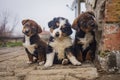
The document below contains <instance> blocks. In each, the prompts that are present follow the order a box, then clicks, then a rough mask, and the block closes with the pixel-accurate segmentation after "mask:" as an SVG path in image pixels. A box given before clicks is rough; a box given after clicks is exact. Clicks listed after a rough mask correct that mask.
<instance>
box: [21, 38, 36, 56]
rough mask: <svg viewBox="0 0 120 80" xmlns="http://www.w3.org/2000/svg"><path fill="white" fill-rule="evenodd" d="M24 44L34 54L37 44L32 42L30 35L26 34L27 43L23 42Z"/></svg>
mask: <svg viewBox="0 0 120 80" xmlns="http://www.w3.org/2000/svg"><path fill="white" fill-rule="evenodd" d="M23 46H24V47H25V48H27V49H28V51H29V52H30V53H31V54H33V53H34V51H35V46H36V44H32V45H31V44H30V37H28V36H25V43H23Z"/></svg>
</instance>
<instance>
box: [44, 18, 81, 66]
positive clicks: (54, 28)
mask: <svg viewBox="0 0 120 80" xmlns="http://www.w3.org/2000/svg"><path fill="white" fill-rule="evenodd" d="M48 26H49V28H50V32H51V37H50V40H49V43H48V48H47V55H46V63H45V67H49V66H52V65H53V63H62V64H63V65H65V64H68V62H69V61H70V62H71V63H72V64H73V65H80V64H81V63H80V62H78V61H77V59H76V58H75V57H74V56H73V54H72V40H71V38H70V35H71V34H72V30H71V25H70V23H69V22H68V20H67V19H65V18H63V17H57V18H54V19H53V20H51V21H50V22H49V23H48Z"/></svg>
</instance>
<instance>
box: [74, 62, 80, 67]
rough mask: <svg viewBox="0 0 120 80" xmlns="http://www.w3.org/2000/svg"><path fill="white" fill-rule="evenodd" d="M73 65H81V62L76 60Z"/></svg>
mask: <svg viewBox="0 0 120 80" xmlns="http://www.w3.org/2000/svg"><path fill="white" fill-rule="evenodd" d="M73 65H75V66H80V65H81V62H79V61H75V62H74V63H73Z"/></svg>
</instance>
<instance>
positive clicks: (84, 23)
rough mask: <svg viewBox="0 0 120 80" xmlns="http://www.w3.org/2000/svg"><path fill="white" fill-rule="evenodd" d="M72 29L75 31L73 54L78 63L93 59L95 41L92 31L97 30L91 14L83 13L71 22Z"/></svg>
mask: <svg viewBox="0 0 120 80" xmlns="http://www.w3.org/2000/svg"><path fill="white" fill-rule="evenodd" d="M72 28H73V29H75V30H76V34H75V41H74V53H75V56H76V57H77V59H78V60H79V61H85V60H90V61H93V60H94V59H95V51H96V40H95V32H94V29H96V28H97V23H96V21H95V16H94V13H93V12H90V11H88V12H84V13H82V14H81V15H79V16H78V17H77V18H76V19H75V20H74V22H73V24H72Z"/></svg>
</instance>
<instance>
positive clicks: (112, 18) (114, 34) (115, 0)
mask: <svg viewBox="0 0 120 80" xmlns="http://www.w3.org/2000/svg"><path fill="white" fill-rule="evenodd" d="M119 22H120V0H106V3H105V15H104V24H103V35H102V37H103V40H102V41H103V50H110V51H112V50H120V25H119Z"/></svg>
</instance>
